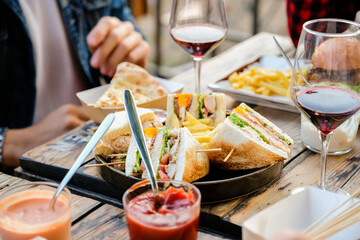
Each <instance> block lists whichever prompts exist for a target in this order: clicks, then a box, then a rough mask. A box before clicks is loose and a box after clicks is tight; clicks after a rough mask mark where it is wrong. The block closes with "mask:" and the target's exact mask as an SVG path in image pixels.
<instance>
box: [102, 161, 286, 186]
mask: <svg viewBox="0 0 360 240" xmlns="http://www.w3.org/2000/svg"><path fill="white" fill-rule="evenodd" d="M95 160H96V161H97V162H100V163H106V161H105V160H103V159H102V157H101V156H100V155H95ZM277 164H283V162H278V163H275V164H272V165H269V166H265V167H262V168H258V169H257V170H254V172H251V173H248V174H245V175H241V176H238V177H233V178H228V179H222V180H214V181H203V182H196V181H194V182H192V184H194V185H211V184H219V183H227V182H232V181H236V180H239V179H242V178H245V177H251V176H252V175H256V174H260V173H261V172H263V171H266V170H268V169H269V168H272V167H273V166H275V165H277ZM100 167H106V168H108V169H109V170H111V171H113V172H115V173H117V174H121V175H122V176H124V177H127V178H131V179H133V180H137V181H142V180H144V179H141V178H137V177H134V176H126V174H125V173H124V172H122V171H120V170H118V169H116V168H114V167H111V166H100ZM210 171H211V170H210Z"/></svg>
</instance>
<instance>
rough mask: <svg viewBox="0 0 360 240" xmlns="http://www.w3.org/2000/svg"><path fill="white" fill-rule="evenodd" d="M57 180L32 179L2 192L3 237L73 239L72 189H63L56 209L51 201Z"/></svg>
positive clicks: (0, 231)
mask: <svg viewBox="0 0 360 240" xmlns="http://www.w3.org/2000/svg"><path fill="white" fill-rule="evenodd" d="M57 186H58V184H55V183H49V182H33V183H26V184H19V185H16V186H14V187H10V188H8V189H6V190H5V191H3V192H0V239H3V240H12V239H16V240H22V239H32V238H35V237H42V238H45V239H47V240H58V239H59V240H60V239H61V240H70V239H71V216H70V192H69V190H68V189H66V188H65V189H64V190H63V191H62V192H61V194H60V195H59V197H58V198H57V200H56V203H55V207H54V209H53V210H52V209H50V208H49V204H50V201H51V199H52V197H53V195H54V193H55V191H56V188H57Z"/></svg>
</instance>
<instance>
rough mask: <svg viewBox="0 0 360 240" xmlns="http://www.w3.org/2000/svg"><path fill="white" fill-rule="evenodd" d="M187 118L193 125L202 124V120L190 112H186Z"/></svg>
mask: <svg viewBox="0 0 360 240" xmlns="http://www.w3.org/2000/svg"><path fill="white" fill-rule="evenodd" d="M186 120H187V121H188V122H189V123H190V125H191V126H194V125H199V124H201V122H200V121H199V120H197V119H196V118H195V117H193V116H192V115H191V114H190V113H189V112H186Z"/></svg>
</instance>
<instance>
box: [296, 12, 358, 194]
mask: <svg viewBox="0 0 360 240" xmlns="http://www.w3.org/2000/svg"><path fill="white" fill-rule="evenodd" d="M359 69H360V24H358V23H355V22H352V21H347V20H341V19H317V20H311V21H308V22H306V23H305V24H304V25H303V30H302V33H301V36H300V41H299V45H298V47H297V50H296V57H295V65H294V70H293V77H292V82H291V97H292V100H293V102H294V103H295V104H296V106H297V107H298V108H299V110H301V112H302V113H303V115H304V116H305V117H307V118H308V119H309V120H310V121H311V122H312V123H313V124H314V126H315V127H316V128H317V129H318V130H319V134H320V138H321V142H322V145H321V166H320V179H319V187H320V188H321V189H327V190H330V191H334V192H342V191H340V190H339V189H336V188H334V187H329V186H326V185H325V179H326V161H327V153H328V146H329V141H330V136H331V134H332V132H333V131H334V130H335V129H336V128H337V127H338V126H340V125H341V124H342V123H343V122H345V121H346V120H347V119H349V118H350V117H351V116H353V115H354V114H355V113H356V112H357V111H358V110H359V109H360V97H359V89H360V72H359Z"/></svg>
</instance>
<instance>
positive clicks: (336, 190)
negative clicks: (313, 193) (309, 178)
mask: <svg viewBox="0 0 360 240" xmlns="http://www.w3.org/2000/svg"><path fill="white" fill-rule="evenodd" d="M308 186H309V187H314V188H319V189H322V190H324V191H328V192H333V193H336V194H341V195H346V196H350V194H349V193H348V192H347V191H345V190H343V189H341V188H337V187H333V186H325V187H324V188H321V187H320V186H319V185H318V184H312V185H308ZM305 188H306V186H305V187H298V188H295V189H294V190H292V191H291V195H293V194H296V193H299V192H302V191H304V190H305Z"/></svg>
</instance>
